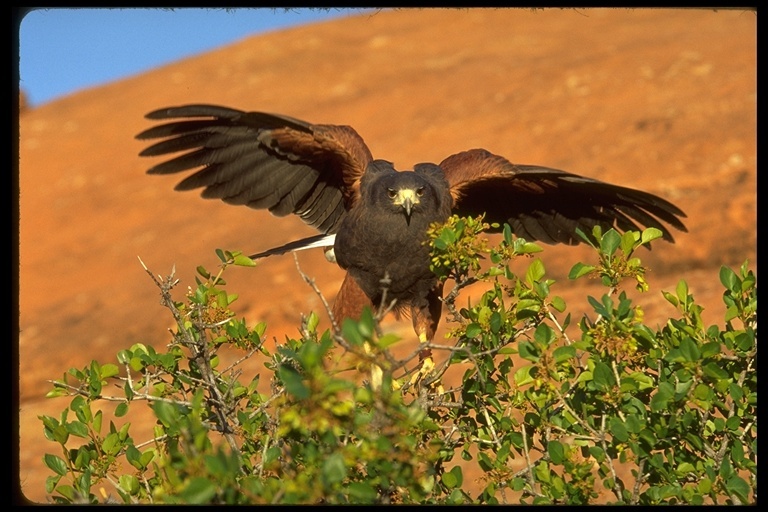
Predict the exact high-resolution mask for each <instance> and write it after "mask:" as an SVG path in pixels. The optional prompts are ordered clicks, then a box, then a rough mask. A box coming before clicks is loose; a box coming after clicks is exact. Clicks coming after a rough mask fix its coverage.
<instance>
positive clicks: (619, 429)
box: [609, 417, 629, 443]
mask: <svg viewBox="0 0 768 512" xmlns="http://www.w3.org/2000/svg"><path fill="white" fill-rule="evenodd" d="M609 425H610V431H611V434H613V437H615V438H616V440H618V441H619V442H622V443H626V442H627V441H628V440H629V432H627V427H626V426H625V425H624V422H623V421H621V419H620V418H617V417H613V418H611V420H610V423H609Z"/></svg>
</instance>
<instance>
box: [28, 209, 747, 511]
mask: <svg viewBox="0 0 768 512" xmlns="http://www.w3.org/2000/svg"><path fill="white" fill-rule="evenodd" d="M485 228H487V224H484V223H483V222H482V219H460V218H456V217H454V218H452V219H450V220H449V222H448V223H447V224H446V225H444V226H439V227H435V228H434V230H433V231H432V233H431V235H432V238H431V243H432V250H433V253H432V254H433V260H432V263H433V269H434V271H435V273H436V274H437V275H438V276H440V277H441V278H443V279H446V280H450V281H449V282H450V283H452V288H450V289H448V293H447V295H446V299H445V304H446V306H447V310H448V312H449V315H448V316H449V318H448V322H449V327H450V332H449V336H448V337H447V338H446V340H447V341H448V342H449V343H448V344H444V343H442V342H441V341H440V340H434V341H432V342H431V343H430V344H429V346H428V347H423V346H419V347H416V346H414V347H413V348H414V349H413V350H412V351H411V352H410V353H409V355H407V356H406V357H404V358H400V359H398V358H397V357H395V356H394V355H393V353H392V351H391V349H392V347H393V345H394V344H396V343H406V344H408V343H414V342H413V341H411V340H405V341H401V340H399V339H398V338H397V336H395V335H393V334H392V333H383V332H382V331H381V329H380V327H379V322H378V320H379V313H380V312H370V311H367V312H366V314H365V315H364V317H363V318H362V319H361V320H360V321H359V322H353V321H350V320H345V321H344V322H343V323H342V325H341V326H340V328H339V329H338V330H337V331H333V330H326V331H323V332H319V331H318V329H317V327H318V323H319V321H318V316H317V315H315V314H314V313H312V314H309V315H308V316H306V317H305V318H304V320H303V322H302V324H301V326H300V330H299V332H300V334H301V336H300V337H299V338H298V339H287V340H285V342H284V343H281V344H278V345H277V347H276V349H274V350H273V351H270V350H268V349H267V347H266V345H265V338H264V333H265V326H264V325H263V324H258V325H256V326H249V325H248V324H247V322H246V321H245V320H244V319H238V318H236V316H235V315H234V314H233V313H232V312H231V311H230V306H231V305H232V303H233V302H234V301H235V300H236V298H237V297H236V296H234V295H231V294H228V293H227V292H226V291H225V289H224V286H225V282H224V281H223V279H222V275H223V274H224V272H225V270H226V268H227V267H228V266H229V265H231V264H239V265H252V264H253V262H251V261H250V260H248V259H247V258H244V257H243V256H242V255H241V254H239V253H229V252H225V251H217V254H218V255H219V257H220V259H221V261H222V265H221V268H220V270H219V272H218V273H217V274H216V275H213V274H210V273H209V272H207V271H206V270H205V269H203V268H198V273H199V275H200V277H198V278H197V283H196V286H195V287H193V288H190V291H189V292H188V293H187V294H186V296H185V297H184V299H183V300H176V299H174V298H173V297H172V291H173V290H174V287H175V286H176V285H177V284H178V281H177V280H176V279H175V278H174V276H173V275H170V276H168V277H166V278H157V277H154V276H153V274H151V273H150V272H149V271H147V272H148V274H149V275H150V276H152V279H154V280H155V282H156V284H157V285H158V287H159V289H160V292H161V297H162V304H163V306H164V307H165V308H167V309H168V310H169V311H170V312H171V314H172V315H173V317H174V319H175V323H176V329H175V332H174V334H173V338H172V340H171V341H170V344H169V345H168V346H167V349H166V350H164V351H158V350H156V349H154V348H153V347H151V346H146V345H142V344H136V345H134V346H132V347H130V348H128V349H125V350H121V351H120V352H119V353H118V354H117V359H116V362H113V363H106V364H100V363H98V362H96V361H93V362H92V363H91V364H90V365H89V366H87V367H85V368H83V369H79V370H78V369H74V368H73V369H70V370H69V371H67V372H66V374H65V375H64V377H63V378H62V379H61V380H57V381H53V390H52V391H51V392H50V393H49V394H48V396H51V397H61V396H67V397H70V402H69V405H68V407H66V408H65V409H64V410H63V411H62V413H61V415H60V416H59V417H58V418H54V417H51V416H41V417H40V419H41V420H42V422H43V425H44V431H45V435H46V437H47V438H48V439H49V440H50V441H52V442H53V443H55V444H57V445H59V449H60V451H59V454H58V455H56V454H48V455H46V456H45V464H46V465H47V467H48V468H50V469H51V470H52V471H53V475H52V476H50V477H49V478H48V480H47V485H46V490H47V492H48V493H49V494H51V498H52V500H53V501H55V502H62V503H83V502H84V503H97V502H100V501H102V502H103V501H111V502H114V501H117V502H125V503H198V504H199V503H222V504H238V503H281V504H282V503H327V504H331V503H536V504H544V503H561V504H588V503H624V504H656V503H668V504H682V503H686V504H710V503H719V504H723V503H728V504H745V503H754V502H755V500H756V495H757V489H756V485H757V484H756V473H757V439H756V436H757V417H756V407H757V375H756V368H755V364H756V358H757V345H756V324H757V321H756V309H757V299H756V282H755V276H754V274H753V272H752V271H751V270H749V269H748V268H747V264H746V263H745V264H744V265H742V267H741V268H740V269H738V270H737V271H734V270H732V269H730V268H726V267H723V268H722V269H721V270H720V276H719V277H720V281H721V283H722V284H723V286H724V287H725V291H724V294H723V301H724V303H725V306H726V312H725V329H724V330H721V329H720V328H719V327H717V326H710V327H706V326H705V325H704V324H703V322H702V319H701V307H700V306H699V305H698V304H696V302H695V300H694V298H693V297H692V296H691V295H690V293H689V291H688V286H687V284H686V282H685V281H682V280H681V281H680V282H679V284H678V285H677V288H676V289H675V290H674V292H662V293H663V295H664V297H665V298H666V300H667V301H668V302H669V303H671V304H672V306H674V308H675V309H676V311H677V313H676V316H675V317H673V318H670V319H669V320H668V321H667V322H665V323H664V324H663V325H662V326H661V327H659V328H656V329H654V328H652V327H650V326H648V325H646V324H644V323H643V314H642V309H641V308H640V306H637V305H634V304H633V303H632V302H631V301H630V299H629V298H628V297H627V294H626V293H625V292H622V291H620V290H621V283H622V282H623V280H625V279H632V280H634V282H635V285H636V287H637V288H638V289H639V290H641V291H645V290H647V289H648V285H647V283H646V282H645V280H644V279H643V275H644V272H645V269H644V268H643V267H642V265H641V263H640V260H639V259H638V258H637V257H636V256H635V255H634V253H635V250H636V249H637V248H638V247H640V246H641V245H645V244H647V243H649V242H650V241H652V240H653V239H655V238H657V237H658V236H659V235H660V233H658V231H656V230H654V229H648V230H646V231H644V232H643V233H637V232H629V233H625V234H623V235H620V234H619V233H617V232H615V231H614V230H609V231H607V232H606V233H602V232H601V231H600V230H599V229H596V230H594V231H593V233H591V236H589V237H588V236H587V235H585V234H582V236H583V237H584V238H585V239H586V240H587V241H589V243H590V244H591V245H592V246H593V247H594V249H595V251H596V253H597V262H596V263H595V264H593V265H586V264H583V263H577V264H576V265H574V266H573V268H572V270H571V274H570V277H571V278H573V279H577V278H580V277H583V276H596V277H599V278H600V280H601V281H602V283H603V285H604V286H605V288H606V290H605V294H604V295H602V296H601V297H599V298H595V297H589V298H588V299H587V301H588V304H589V305H590V306H591V308H592V309H593V311H594V313H593V314H590V315H586V316H584V317H583V318H582V319H580V320H579V321H578V329H579V331H580V335H579V337H578V339H573V338H572V337H571V336H569V335H568V334H567V332H566V329H567V327H568V326H569V324H570V323H571V317H570V314H568V312H567V307H566V304H565V302H564V301H563V299H561V298H559V297H557V296H554V295H551V293H550V289H551V288H552V287H553V285H554V284H555V283H554V281H552V280H551V279H548V278H547V277H546V274H545V269H544V265H543V263H542V262H541V260H540V259H536V258H534V257H533V256H532V255H533V254H534V253H536V252H538V251H540V250H541V249H540V247H538V246H537V245H535V244H532V243H527V242H525V241H524V240H521V239H515V238H514V237H513V236H512V235H511V233H510V231H509V229H508V228H507V229H506V230H505V231H504V234H503V237H502V240H501V242H500V244H499V245H498V246H496V247H490V244H489V242H488V241H487V240H486V239H484V238H482V235H481V232H482V231H483V230H484V229H485ZM519 258H530V260H529V263H528V266H527V270H526V271H525V273H524V274H522V275H517V274H515V273H514V272H513V271H512V270H511V269H510V263H511V262H512V261H513V260H516V259H519ZM305 277H306V276H305ZM307 280H308V282H309V283H310V284H311V285H313V286H314V284H313V283H312V281H311V279H309V278H307ZM476 282H483V283H485V285H486V289H487V291H486V292H485V293H483V294H482V296H481V297H480V298H479V300H477V301H475V302H473V303H467V301H466V299H464V300H462V301H461V302H462V303H467V305H466V306H463V307H462V306H459V302H460V301H459V298H460V297H461V293H462V291H463V290H464V288H466V287H467V286H468V285H470V284H472V283H476ZM574 328H575V326H574ZM223 347H228V350H230V351H231V350H236V351H238V352H239V353H240V357H239V359H238V360H237V361H236V362H234V363H233V364H231V365H229V366H228V367H226V368H220V366H221V365H222V364H221V362H220V354H219V353H220V352H221V351H222V348H223ZM423 348H429V349H430V351H431V353H432V354H436V355H437V356H438V357H435V358H434V359H433V357H432V356H431V355H428V356H427V355H425V354H426V353H427V352H424V351H421V350H420V349H423ZM451 368H453V369H454V371H455V372H458V375H457V378H456V379H454V380H455V381H458V382H460V384H458V385H455V386H454V387H451V388H448V389H446V388H445V385H444V383H443V377H444V376H445V374H446V372H447V371H448V370H449V369H451ZM247 370H250V371H257V372H258V373H257V374H256V376H255V377H253V378H252V379H250V380H247V379H243V374H244V373H246V371H247ZM462 372H463V373H462ZM458 376H460V378H458ZM262 381H263V382H262ZM146 406H148V407H149V408H151V412H152V414H153V416H154V418H155V419H156V424H155V427H154V432H153V435H152V436H151V438H149V439H142V440H139V439H134V438H133V437H132V435H131V432H130V428H131V423H130V421H129V419H130V418H131V415H132V414H135V413H137V412H141V411H138V410H137V408H143V407H146ZM109 414H112V415H113V417H114V419H113V420H109V421H105V416H108V415H109ZM105 423H108V425H107V424H105ZM468 469H469V470H471V471H472V475H481V477H480V478H479V479H477V478H474V477H473V478H474V479H470V478H465V472H467V470H468Z"/></svg>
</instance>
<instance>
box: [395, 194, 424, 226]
mask: <svg viewBox="0 0 768 512" xmlns="http://www.w3.org/2000/svg"><path fill="white" fill-rule="evenodd" d="M392 202H393V203H395V204H396V205H398V206H402V207H403V208H404V209H405V216H406V217H407V218H408V219H409V220H410V218H411V211H413V205H416V204H419V198H418V196H417V195H416V191H415V190H413V189H412V188H401V189H400V190H398V191H397V194H396V195H395V197H394V199H393V200H392Z"/></svg>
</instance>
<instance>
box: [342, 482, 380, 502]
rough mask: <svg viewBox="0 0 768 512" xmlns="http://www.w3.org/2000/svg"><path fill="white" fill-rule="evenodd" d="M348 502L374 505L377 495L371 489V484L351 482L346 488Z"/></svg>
mask: <svg viewBox="0 0 768 512" xmlns="http://www.w3.org/2000/svg"><path fill="white" fill-rule="evenodd" d="M347 492H349V497H350V498H352V499H351V500H350V501H351V502H354V503H374V502H375V501H376V498H378V497H379V493H378V492H377V491H376V489H374V488H373V486H372V485H371V484H368V483H366V482H352V483H350V484H349V486H348V487H347Z"/></svg>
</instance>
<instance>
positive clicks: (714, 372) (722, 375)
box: [703, 361, 728, 380]
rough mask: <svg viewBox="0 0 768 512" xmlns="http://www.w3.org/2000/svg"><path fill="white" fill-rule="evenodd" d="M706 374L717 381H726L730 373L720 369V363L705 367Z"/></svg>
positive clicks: (708, 364) (711, 363)
mask: <svg viewBox="0 0 768 512" xmlns="http://www.w3.org/2000/svg"><path fill="white" fill-rule="evenodd" d="M703 370H704V374H705V375H706V376H708V377H712V378H713V379H717V380H725V379H727V378H728V372H726V371H725V370H723V369H722V368H720V365H719V364H718V363H715V362H714V361H713V362H710V363H707V364H705V365H704V368H703Z"/></svg>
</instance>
